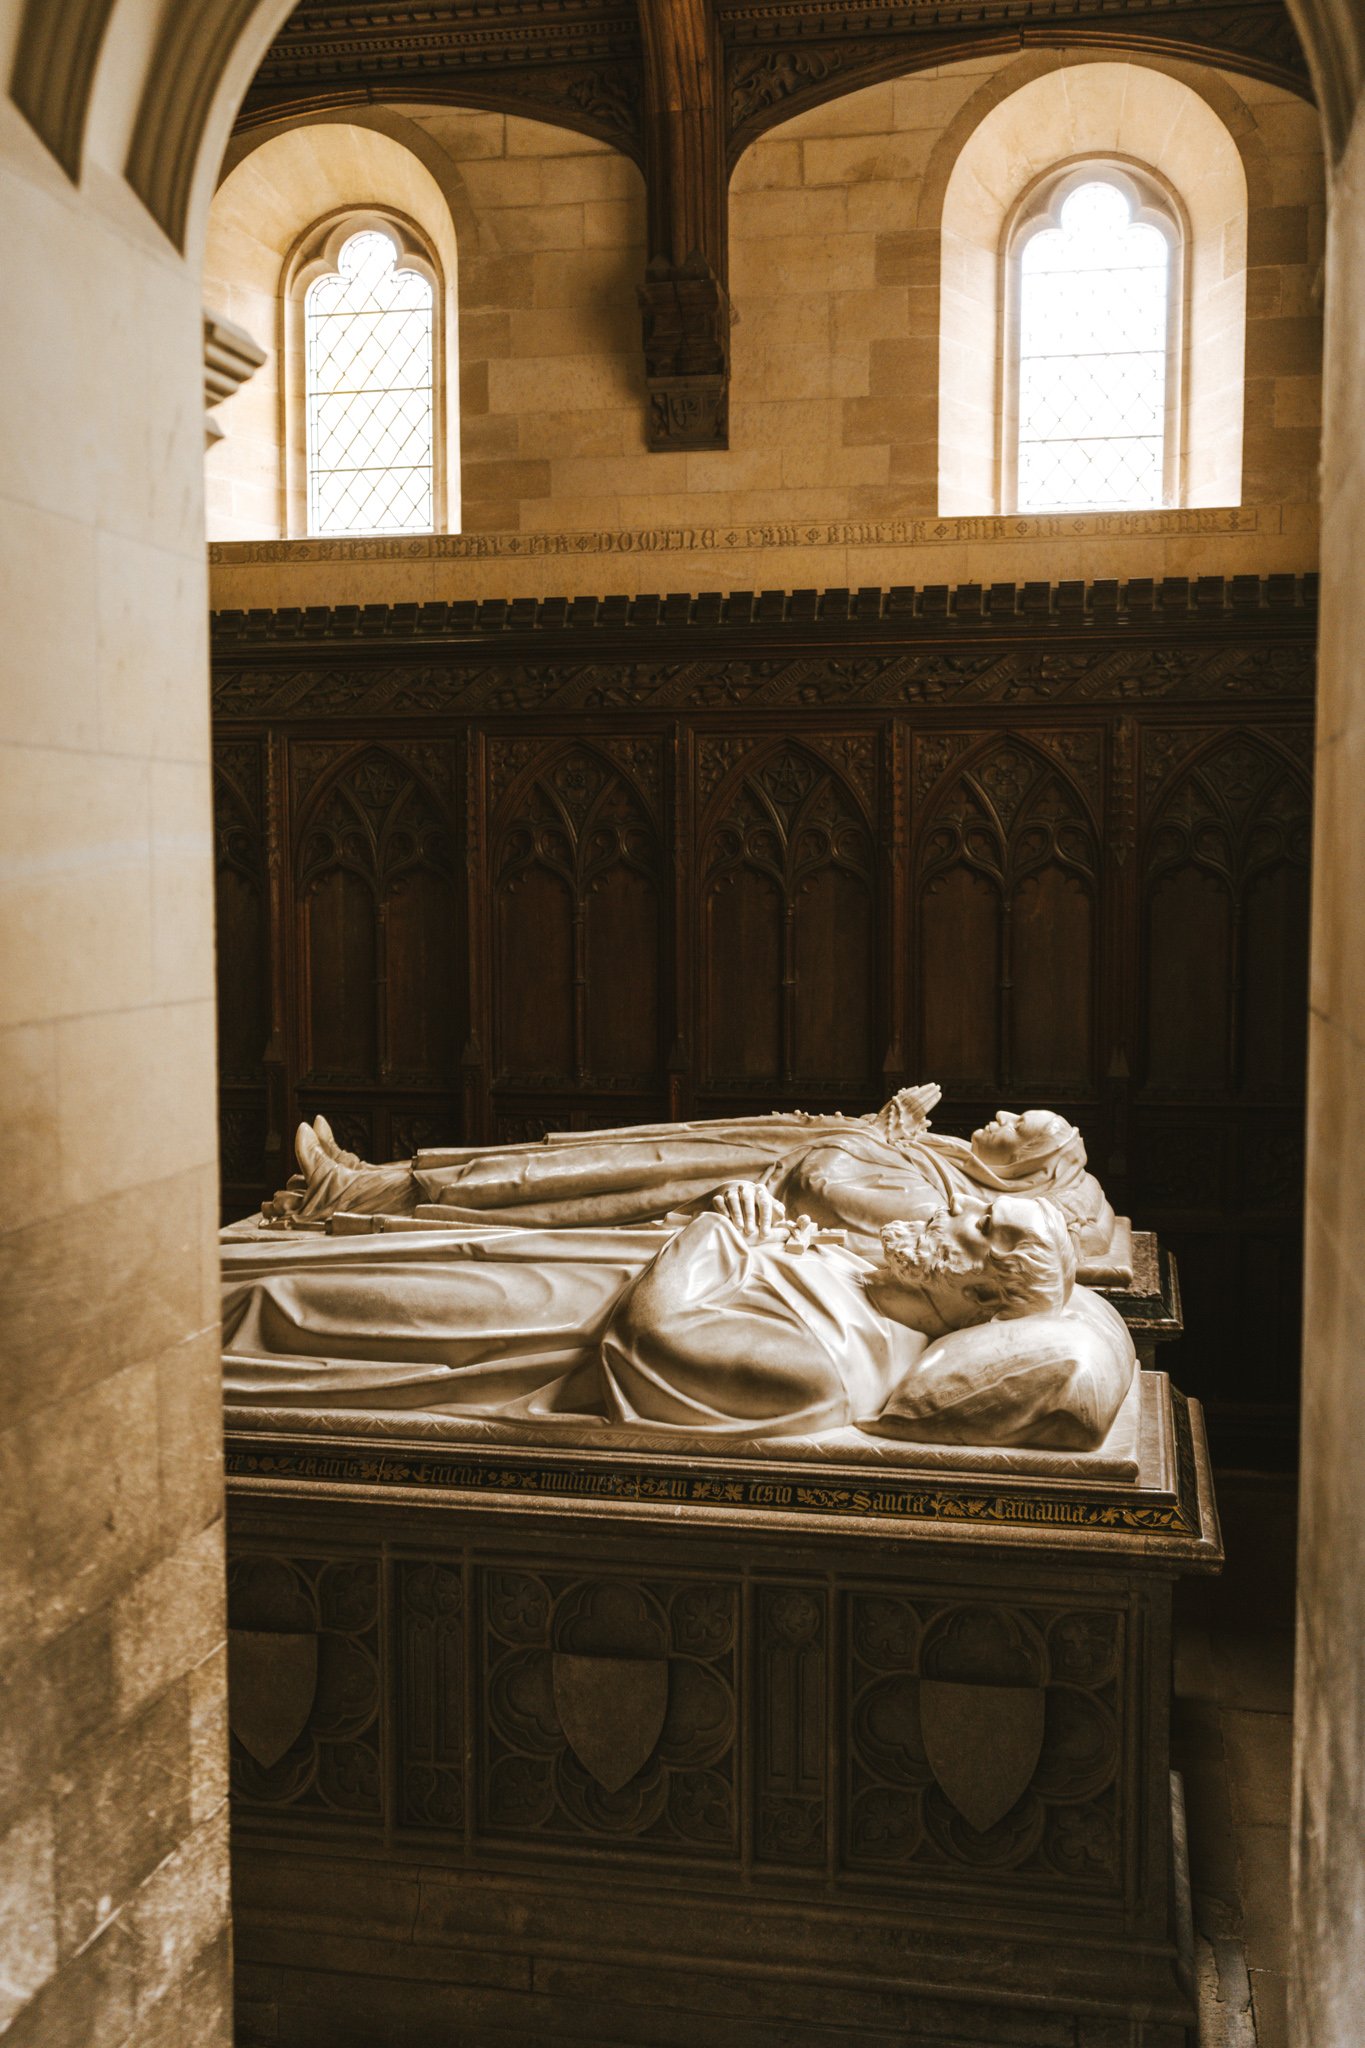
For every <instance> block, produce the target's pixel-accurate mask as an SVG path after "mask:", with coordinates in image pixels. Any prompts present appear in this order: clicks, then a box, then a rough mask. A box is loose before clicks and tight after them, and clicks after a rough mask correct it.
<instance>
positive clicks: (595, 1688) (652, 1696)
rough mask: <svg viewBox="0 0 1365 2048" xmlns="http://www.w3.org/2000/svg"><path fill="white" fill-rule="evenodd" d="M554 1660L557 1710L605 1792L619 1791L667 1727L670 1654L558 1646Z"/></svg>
mask: <svg viewBox="0 0 1365 2048" xmlns="http://www.w3.org/2000/svg"><path fill="white" fill-rule="evenodd" d="M553 1662H554V1688H555V1711H556V1713H557V1714H558V1715H559V1725H560V1727H561V1728H562V1729H563V1730H564V1734H565V1737H566V1739H567V1741H568V1744H569V1747H570V1749H571V1750H572V1751H573V1753H574V1755H575V1756H576V1757H577V1758H578V1761H579V1762H580V1763H581V1764H582V1766H583V1768H584V1770H585V1771H587V1772H589V1773H590V1775H591V1776H592V1777H594V1778H595V1779H596V1780H597V1782H598V1784H599V1785H600V1786H601V1787H602V1789H603V1791H604V1792H619V1791H620V1790H621V1788H622V1786H623V1785H628V1784H629V1783H630V1781H631V1779H632V1778H633V1777H634V1776H635V1773H636V1772H637V1771H638V1770H639V1769H640V1768H641V1767H642V1766H643V1765H644V1764H646V1763H648V1761H649V1759H650V1757H651V1756H653V1754H654V1750H655V1747H656V1746H657V1744H658V1740H659V1737H660V1735H661V1734H662V1733H663V1725H664V1715H665V1714H666V1713H667V1711H668V1659H667V1658H666V1657H579V1656H574V1655H571V1654H570V1653H569V1652H568V1651H564V1650H556V1652H555V1653H554V1660H553Z"/></svg>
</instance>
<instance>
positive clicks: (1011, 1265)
mask: <svg viewBox="0 0 1365 2048" xmlns="http://www.w3.org/2000/svg"><path fill="white" fill-rule="evenodd" d="M936 1094H937V1091H936V1090H934V1089H932V1088H930V1089H923V1090H918V1091H914V1090H907V1091H904V1092H903V1094H902V1095H901V1096H897V1097H896V1098H894V1099H893V1101H892V1102H891V1103H889V1104H888V1105H887V1107H886V1109H885V1110H884V1111H883V1112H881V1114H880V1116H879V1117H877V1118H871V1119H859V1120H857V1121H855V1122H853V1123H851V1124H850V1123H849V1122H848V1121H847V1120H845V1119H841V1118H840V1119H836V1118H821V1119H815V1120H807V1122H806V1124H805V1125H803V1126H801V1137H800V1140H799V1143H797V1144H796V1145H795V1148H794V1143H793V1139H794V1132H795V1130H796V1129H797V1127H798V1125H799V1124H800V1122H801V1120H800V1119H795V1118H792V1117H789V1116H783V1117H779V1118H769V1119H754V1120H751V1121H750V1123H749V1124H746V1125H743V1126H741V1125H738V1124H733V1123H728V1124H723V1125H716V1126H712V1125H669V1126H659V1127H652V1128H649V1129H646V1130H645V1131H644V1132H643V1133H641V1132H636V1131H628V1132H608V1133H605V1134H598V1135H596V1136H595V1137H593V1138H591V1139H577V1140H575V1141H574V1142H573V1143H572V1144H553V1145H541V1146H539V1147H519V1148H512V1150H511V1152H510V1154H509V1153H508V1152H506V1151H502V1150H495V1151H493V1152H491V1153H478V1154H476V1153H469V1154H462V1155H445V1156H443V1157H442V1158H441V1160H440V1162H439V1164H430V1165H426V1166H422V1167H415V1166H413V1165H410V1164H407V1163H402V1162H400V1163H399V1164H397V1165H396V1166H394V1167H392V1168H385V1167H373V1166H367V1165H365V1164H363V1163H362V1162H359V1161H353V1160H352V1159H351V1158H350V1156H349V1155H344V1154H342V1153H341V1152H340V1150H339V1148H337V1147H336V1146H335V1144H334V1143H333V1141H332V1139H331V1134H330V1131H329V1130H328V1129H327V1127H326V1125H325V1124H323V1123H322V1122H321V1120H319V1123H318V1124H317V1125H316V1126H313V1127H309V1126H307V1125H304V1126H302V1127H301V1129H300V1132H299V1138H298V1149H299V1161H300V1167H301V1169H302V1171H301V1175H300V1177H299V1178H300V1180H301V1182H302V1186H301V1188H297V1189H295V1188H291V1189H290V1190H286V1191H284V1192H282V1194H281V1195H280V1196H279V1197H277V1198H276V1201H275V1202H274V1203H272V1204H269V1205H267V1212H266V1215H265V1217H264V1219H263V1220H264V1223H265V1226H266V1228H265V1229H264V1230H263V1231H261V1232H257V1233H254V1234H253V1235H251V1236H248V1237H242V1236H237V1237H234V1238H230V1239H229V1241H227V1242H225V1244H224V1251H223V1261H224V1366H225V1374H226V1389H227V1393H228V1396H229V1399H230V1400H231V1401H234V1402H238V1403H246V1404H253V1403H254V1404H258V1405H266V1406H286V1407H287V1406H292V1405H304V1406H307V1405H328V1406H336V1405H341V1406H343V1407H346V1408H359V1409H362V1410H363V1409H378V1410H402V1409H421V1410H435V1411H438V1412H447V1413H452V1414H461V1415H465V1416H469V1417H473V1418H478V1417H484V1418H487V1417H498V1418H501V1419H504V1420H506V1421H508V1422H512V1421H515V1422H519V1423H523V1424H525V1425H526V1426H528V1427H531V1428H535V1427H540V1428H543V1429H550V1428H552V1426H553V1425H555V1424H557V1423H560V1422H562V1421H565V1420H568V1421H572V1422H577V1423H583V1422H587V1421H593V1422H596V1423H598V1424H599V1425H600V1426H602V1427H604V1428H607V1429H611V1430H617V1429H647V1430H658V1431H660V1432H670V1433H677V1432H682V1433H684V1434H687V1435H691V1436H696V1435H706V1436H709V1435H729V1436H740V1437H743V1438H745V1439H748V1440H754V1439H757V1438H762V1437H774V1438H775V1437H787V1436H793V1435H804V1436H810V1435H812V1434H813V1433H820V1432H829V1431H840V1430H844V1429H847V1428H849V1427H856V1428H858V1429H860V1430H863V1431H865V1432H867V1433H868V1434H869V1435H870V1436H872V1437H874V1438H878V1439H883V1440H885V1439H897V1438H902V1439H910V1440H913V1441H916V1442H921V1443H943V1442H950V1443H959V1444H969V1445H976V1446H1004V1445H1020V1446H1026V1447H1032V1448H1041V1447H1049V1446H1053V1447H1060V1448H1070V1449H1090V1448H1093V1447H1094V1446H1096V1445H1097V1444H1099V1443H1100V1442H1101V1441H1102V1440H1103V1439H1104V1437H1105V1436H1106V1434H1107V1433H1108V1431H1109V1430H1110V1428H1111V1426H1112V1424H1113V1422H1114V1419H1115V1417H1116V1415H1117V1413H1118V1410H1119V1408H1120V1406H1121V1404H1122V1402H1123V1400H1124V1397H1125V1395H1126V1393H1127V1391H1128V1387H1129V1383H1130V1381H1131V1378H1132V1374H1133V1370H1134V1366H1135V1362H1136V1353H1135V1348H1134V1344H1133V1341H1132V1338H1131V1336H1130V1334H1129V1332H1128V1330H1127V1328H1126V1327H1125V1325H1124V1322H1123V1319H1122V1317H1121V1316H1120V1315H1119V1314H1117V1313H1116V1312H1115V1310H1114V1309H1113V1307H1112V1306H1111V1305H1110V1304H1109V1303H1107V1302H1106V1301H1105V1300H1104V1298H1103V1297H1102V1295H1100V1294H1099V1293H1098V1292H1096V1291H1095V1290H1093V1289H1092V1288H1089V1287H1087V1286H1084V1285H1077V1269H1078V1257H1077V1254H1078V1249H1079V1247H1080V1246H1081V1244H1082V1243H1083V1242H1084V1240H1085V1237H1086V1233H1087V1231H1092V1232H1093V1231H1094V1230H1096V1229H1098V1230H1100V1231H1101V1232H1102V1233H1103V1234H1104V1235H1105V1236H1106V1239H1108V1240H1112V1235H1113V1226H1114V1217H1113V1213H1112V1211H1111V1210H1110V1209H1109V1208H1108V1205H1107V1204H1106V1203H1105V1202H1104V1199H1103V1195H1102V1193H1101V1192H1100V1191H1099V1189H1098V1187H1097V1185H1096V1184H1095V1183H1094V1182H1093V1178H1092V1177H1091V1176H1089V1175H1087V1174H1085V1172H1084V1151H1083V1149H1082V1148H1080V1145H1079V1138H1078V1135H1077V1134H1076V1133H1075V1132H1074V1131H1073V1130H1072V1128H1071V1126H1069V1125H1067V1124H1065V1123H1064V1122H1063V1120H1062V1119H1060V1118H1057V1117H1056V1116H1054V1115H1053V1113H1052V1112H1049V1111H1039V1112H1033V1111H1030V1112H1028V1113H1027V1114H1026V1115H1025V1116H1023V1117H1013V1116H1010V1115H1009V1114H1008V1113H1005V1112H1002V1113H1001V1114H1000V1115H999V1116H997V1118H996V1119H995V1120H994V1121H993V1123H992V1124H991V1125H988V1126H986V1127H984V1128H983V1129H982V1130H981V1131H978V1132H977V1133H976V1134H975V1136H974V1138H973V1140H972V1143H971V1145H970V1146H966V1145H963V1144H962V1142H961V1141H960V1140H944V1141H939V1149H938V1150H937V1151H933V1152H932V1153H931V1151H930V1140H929V1137H928V1136H927V1134H926V1116H927V1109H928V1107H929V1106H931V1105H932V1102H933V1100H935V1099H936ZM1030 1119H1033V1122H1032V1123H1031V1122H1030ZM812 1125H815V1126H818V1129H817V1131H816V1135H815V1136H814V1137H812V1135H811V1127H812ZM832 1127H836V1128H832ZM944 1146H947V1147H950V1148H951V1147H956V1148H957V1149H956V1151H955V1152H953V1151H948V1152H945V1151H943V1149H942V1148H943V1147H944ZM699 1148H700V1150H701V1152H702V1153H704V1154H705V1157H704V1160H703V1161H702V1163H701V1164H698V1151H699ZM765 1148H766V1149H767V1150H768V1151H770V1152H772V1153H773V1154H774V1157H773V1158H772V1160H771V1161H770V1166H769V1169H768V1170H767V1171H765V1172H764V1173H763V1174H762V1177H760V1178H758V1179H728V1180H726V1179H722V1180H721V1181H720V1183H719V1185H717V1184H716V1174H717V1170H718V1167H719V1166H720V1165H721V1162H722V1161H723V1162H724V1167H725V1170H727V1171H728V1170H729V1169H731V1168H733V1167H734V1165H735V1164H736V1163H743V1164H744V1165H746V1166H748V1167H750V1168H755V1169H756V1168H757V1166H758V1165H759V1163H760V1158H761V1154H762V1152H763V1150H764V1149H765ZM423 1156H424V1157H426V1158H427V1159H428V1160H430V1159H431V1158H432V1155H423ZM888 1159H890V1160H891V1161H892V1162H893V1164H892V1165H890V1166H888V1163H887V1161H888ZM925 1159H929V1160H930V1162H931V1164H930V1165H925V1163H924V1161H925ZM945 1161H946V1163H945ZM964 1161H966V1162H967V1163H966V1164H965V1165H964V1163H963V1162H964ZM935 1176H937V1177H935ZM698 1186H700V1193H697V1192H696V1189H697V1187H698ZM423 1190H425V1192H426V1193H427V1194H429V1195H432V1196H433V1197H434V1198H433V1199H431V1200H428V1201H423V1202H419V1201H418V1200H417V1199H416V1196H417V1194H418V1193H420V1192H422V1191H423ZM1044 1190H1046V1192H1044ZM476 1191H477V1192H478V1196H479V1199H478V1200H475V1193H476ZM689 1191H690V1199H688V1200H686V1201H684V1199H683V1198H684V1197H685V1196H688V1195H689ZM797 1195H799V1196H800V1197H801V1199H802V1200H803V1201H807V1202H809V1203H810V1204H811V1205H812V1206H811V1207H808V1208H803V1209H802V1210H800V1211H799V1212H797V1211H795V1210H794V1209H793V1208H790V1207H789V1198H793V1199H794V1198H795V1197H796V1196H797ZM456 1197H458V1198H459V1199H458V1200H457V1199H456ZM646 1212H649V1213H646ZM480 1218H482V1219H483V1220H479V1219H480ZM831 1218H832V1219H833V1222H831ZM492 1219H496V1220H492ZM272 1226H276V1227H278V1226H282V1228H279V1229H278V1230H276V1229H272Z"/></svg>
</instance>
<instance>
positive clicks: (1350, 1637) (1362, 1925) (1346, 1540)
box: [1292, 114, 1365, 2048]
mask: <svg viewBox="0 0 1365 2048" xmlns="http://www.w3.org/2000/svg"><path fill="white" fill-rule="evenodd" d="M1327 307H1328V323H1327V390H1326V415H1327V417H1326V435H1325V441H1324V477H1323V511H1324V526H1323V530H1324V541H1325V546H1324V551H1323V556H1324V558H1323V575H1324V584H1323V613H1322V642H1321V658H1320V666H1319V686H1318V687H1319V696H1318V748H1317V776H1318V785H1317V786H1318V796H1317V829H1316V842H1315V847H1314V876H1315V881H1314V894H1315V902H1314V911H1313V976H1312V1015H1311V1026H1310V1031H1311V1036H1310V1053H1309V1147H1308V1159H1309V1165H1308V1197H1307V1209H1308V1227H1307V1311H1306V1321H1305V1328H1304V1407H1303V1443H1304V1452H1303V1471H1302V1485H1301V1507H1300V1547H1299V1638H1298V1680H1297V1688H1298V1689H1297V1697H1296V1702H1295V1708H1296V1713H1295V1723H1296V1725H1295V1742H1296V1749H1297V1784H1296V1812H1295V1836H1296V1840H1295V1852H1296V1862H1297V1871H1296V1894H1297V1899H1296V1917H1297V1924H1296V1930H1295V1936H1296V1938H1295V1961H1296V1975H1295V1983H1294V1988H1293V1992H1292V1997H1293V1999H1294V2001H1295V2005H1296V2011H1295V2017H1294V2036H1293V2038H1294V2040H1295V2042H1296V2044H1297V2048H1356V2044H1357V2043H1358V2042H1359V2040H1360V2038H1361V2013H1362V2010H1363V2009H1365V1857H1363V1856H1362V1849H1361V1844H1362V1842H1365V1524H1362V1520H1361V1513H1360V1487H1361V1474H1362V1472H1365V1392H1363V1391H1362V1389H1365V911H1363V910H1362V899H1361V892H1360V877H1361V874H1362V871H1365V805H1362V802H1361V787H1362V780H1363V779H1365V686H1363V685H1362V681H1361V672H1360V652H1359V624H1358V620H1357V609H1358V605H1359V593H1360V549H1361V535H1362V532H1365V359H1363V358H1362V354H1361V348H1360V334H1361V328H1362V324H1365V114H1362V115H1358V116H1357V118H1356V123H1355V132H1354V135H1353V137H1352V139H1351V141H1350V144H1349V146H1348V148H1347V150H1346V154H1345V156H1344V158H1343V161H1342V164H1341V167H1340V169H1339V171H1338V173H1337V177H1336V183H1335V189H1334V192H1333V202H1332V234H1331V245H1330V251H1329V257H1328V274H1327Z"/></svg>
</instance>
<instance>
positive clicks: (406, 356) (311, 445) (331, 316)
mask: <svg viewBox="0 0 1365 2048" xmlns="http://www.w3.org/2000/svg"><path fill="white" fill-rule="evenodd" d="M284 299H285V308H284V311H285V323H284V325H285V334H284V339H285V357H286V371H285V379H284V393H283V396H284V411H285V419H284V445H285V468H286V475H285V490H286V501H287V524H288V531H289V532H290V533H291V534H297V535H299V536H301V537H302V536H308V537H311V536H317V537H319V538H325V537H327V536H338V537H339V536H344V535H357V536H359V535H377V536H382V535H392V536H397V535H400V534H409V533H435V532H443V531H445V530H446V517H447V505H448V503H449V502H450V499H451V498H452V497H457V495H458V494H457V490H456V489H455V486H454V484H453V482H452V485H451V488H450V489H449V490H448V488H447V482H448V480H447V463H446V460H445V440H446V428H445V421H446V410H447V406H446V389H445V386H446V381H447V378H446V374H445V373H446V370H447V363H446V333H445V329H446V320H445V314H446V307H445V290H444V285H443V281H442V278H441V275H440V272H439V270H438V268H437V262H436V257H435V253H434V251H433V250H432V249H431V248H430V247H429V245H428V244H427V241H426V239H425V237H424V236H423V235H422V234H421V232H420V231H419V230H418V229H417V228H416V226H415V224H414V223H412V222H410V221H408V220H407V219H406V218H405V217H404V216H403V215H401V214H397V213H392V214H391V213H388V212H380V211H377V210H374V209H370V210H367V211H365V212H358V211H357V210H355V209H354V208H352V209H350V210H348V211H347V212H345V213H343V214H336V215H333V216H331V217H330V218H329V219H327V220H325V221H321V222H318V223H316V224H315V225H314V226H313V227H312V228H311V229H310V230H309V232H308V234H307V235H306V236H304V238H303V240H302V242H301V243H300V244H299V245H298V246H297V247H296V249H295V251H294V254H293V256H292V257H291V259H290V261H289V263H288V265H287V266H286V274H285V289H284ZM451 460H452V462H453V461H454V456H453V454H452V458H451Z"/></svg>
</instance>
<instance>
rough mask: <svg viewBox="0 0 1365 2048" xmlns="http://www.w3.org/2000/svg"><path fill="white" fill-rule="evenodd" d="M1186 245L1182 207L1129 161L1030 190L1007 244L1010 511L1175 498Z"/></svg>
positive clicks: (1136, 505) (1006, 475)
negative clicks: (1179, 210) (1178, 209)
mask: <svg viewBox="0 0 1365 2048" xmlns="http://www.w3.org/2000/svg"><path fill="white" fill-rule="evenodd" d="M1183 249H1184V236H1183V233H1182V229H1181V223H1180V219H1179V215H1178V213H1177V210H1176V205H1175V202H1174V201H1173V199H1172V198H1171V197H1170V195H1169V194H1167V193H1166V192H1165V191H1164V190H1163V189H1162V187H1161V186H1160V185H1158V183H1157V181H1156V180H1155V179H1154V178H1153V177H1151V176H1150V175H1148V174H1146V173H1144V172H1141V171H1138V170H1136V169H1135V168H1133V167H1131V166H1126V165H1125V166H1119V165H1117V164H1108V163H1089V164H1084V165H1080V166H1072V167H1070V168H1068V169H1066V170H1064V171H1062V172H1059V173H1057V174H1054V175H1052V176H1050V177H1048V178H1046V179H1045V180H1043V181H1042V183H1041V184H1040V185H1039V186H1037V187H1035V189H1034V191H1033V192H1032V193H1030V194H1029V195H1027V197H1026V199H1025V201H1024V203H1023V205H1022V206H1021V207H1020V209H1019V211H1018V213H1017V214H1016V217H1015V220H1014V223H1013V227H1012V229H1011V231H1010V233H1009V236H1008V238H1007V242H1006V291H1005V294H1004V310H1005V321H1006V335H1005V347H1004V350H1003V352H1002V353H1003V360H1004V364H1005V390H1004V402H1003V404H1002V406H1001V423H1002V430H1003V447H1002V450H1001V456H1002V461H1001V472H1002V484H1003V491H1002V496H1003V500H1004V506H1003V509H1004V510H1006V511H1014V512H1063V511H1065V512H1094V511H1127V512H1141V511H1153V510H1156V509H1159V508H1160V507H1161V506H1163V505H1174V504H1177V503H1178V502H1179V498H1180V419H1181V406H1180V398H1181V391H1180V383H1181V379H1180V337H1181V308H1182V301H1183V264H1182V256H1183Z"/></svg>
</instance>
